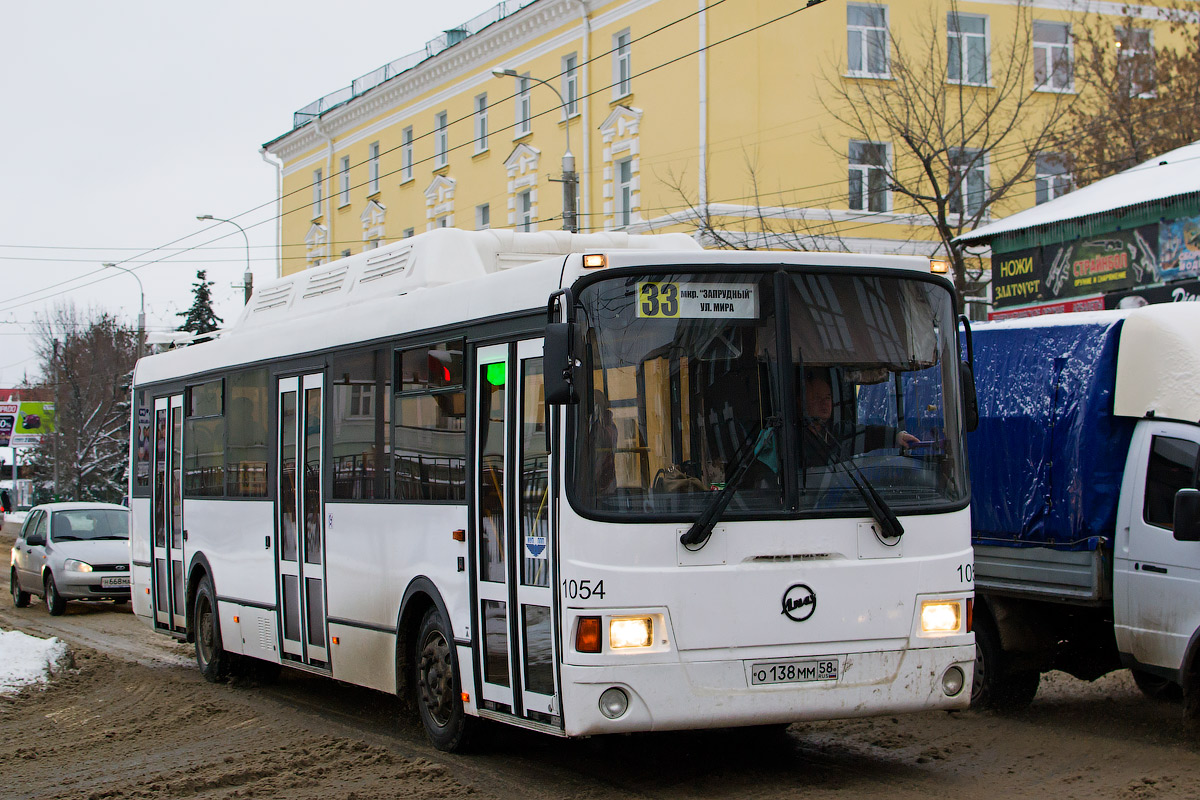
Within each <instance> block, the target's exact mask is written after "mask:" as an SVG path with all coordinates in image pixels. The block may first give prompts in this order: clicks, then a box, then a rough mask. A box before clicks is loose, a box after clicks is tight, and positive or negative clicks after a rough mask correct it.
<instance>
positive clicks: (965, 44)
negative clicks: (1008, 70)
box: [946, 11, 992, 86]
mask: <svg viewBox="0 0 1200 800" xmlns="http://www.w3.org/2000/svg"><path fill="white" fill-rule="evenodd" d="M958 20H982V21H983V33H975V32H970V31H969V32H965V33H964V32H963V31H952V30H950V25H951V22H952V21H954V22H956V23H957V21H958ZM956 26H957V25H956ZM991 38H992V27H991V20H990V19H989V18H988V17H987V16H986V15H984V14H963V13H959V12H954V11H950V12H947V14H946V58H947V63H946V80H947V82H949V83H955V84H962V85H963V86H990V85H991V83H992V52H991ZM972 42H980V43H981V44H982V47H983V80H982V81H978V80H971V79H970V77H969V76H970V74H971V61H970V53H971V43H972ZM954 52H957V53H958V58H959V62H958V63H959V76H958V77H957V78H955V77H953V76H952V75H951V74H950V64H951V63H953V53H954Z"/></svg>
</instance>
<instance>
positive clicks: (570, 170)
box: [492, 69, 579, 233]
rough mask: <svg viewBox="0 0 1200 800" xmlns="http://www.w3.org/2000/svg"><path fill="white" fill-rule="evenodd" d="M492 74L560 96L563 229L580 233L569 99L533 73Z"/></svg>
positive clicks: (504, 71)
mask: <svg viewBox="0 0 1200 800" xmlns="http://www.w3.org/2000/svg"><path fill="white" fill-rule="evenodd" d="M492 74H493V75H495V76H496V77H497V78H518V79H519V78H522V77H523V78H526V79H528V80H531V81H534V82H536V83H540V84H542V85H543V86H545V87H546V88H548V89H549V90H550V91H552V92H554V94H555V96H556V97H558V102H559V105H560V106H561V108H562V110H563V114H564V115H565V117H566V125H564V126H563V129H564V130H565V131H566V133H567V150H566V152H565V153H563V157H562V169H563V174H562V185H563V230H564V231H570V232H571V233H578V232H579V222H578V219H577V214H576V212H575V187H577V186H578V185H579V175H578V174H577V173H576V172H575V154H574V153H572V152H571V114H570V109H568V108H567V101H566V100H564V99H563V96H562V93H561V92H560V91H558V89H555V88H554V85H553V84H551V83H548V82H546V81H544V80H542V79H541V78H535V77H533V76H531V75H518V74H517V71H516V70H515V69H494V70H492Z"/></svg>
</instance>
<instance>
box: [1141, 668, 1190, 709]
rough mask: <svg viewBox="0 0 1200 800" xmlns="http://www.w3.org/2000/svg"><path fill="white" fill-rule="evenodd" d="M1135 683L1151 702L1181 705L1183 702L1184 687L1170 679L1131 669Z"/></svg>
mask: <svg viewBox="0 0 1200 800" xmlns="http://www.w3.org/2000/svg"><path fill="white" fill-rule="evenodd" d="M1129 671H1130V672H1131V673H1133V682H1134V683H1136V684H1137V687H1138V689H1140V690H1141V692H1142V694H1144V695H1146V697H1149V698H1150V699H1151V700H1158V701H1159V702H1163V703H1179V702H1181V701H1182V700H1183V687H1182V686H1180V685H1179V684H1178V683H1176V682H1175V681H1173V680H1170V679H1169V678H1162V677H1159V676H1158V675H1155V674H1153V673H1150V672H1146V671H1145V670H1140V669H1131V670H1129Z"/></svg>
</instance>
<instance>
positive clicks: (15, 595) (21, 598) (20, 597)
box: [8, 568, 29, 608]
mask: <svg viewBox="0 0 1200 800" xmlns="http://www.w3.org/2000/svg"><path fill="white" fill-rule="evenodd" d="M8 589H9V591H10V592H12V601H13V605H14V606H16V607H17V608H25V607H26V606H28V605H29V592H23V591H21V586H20V584H18V583H17V570H16V569H15V568H14V569H13V570H12V572H10V573H9V576H8Z"/></svg>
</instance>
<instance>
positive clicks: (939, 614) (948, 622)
mask: <svg viewBox="0 0 1200 800" xmlns="http://www.w3.org/2000/svg"><path fill="white" fill-rule="evenodd" d="M962 620H963V613H962V601H961V600H923V601H922V602H921V633H922V634H939V633H961V632H962Z"/></svg>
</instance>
